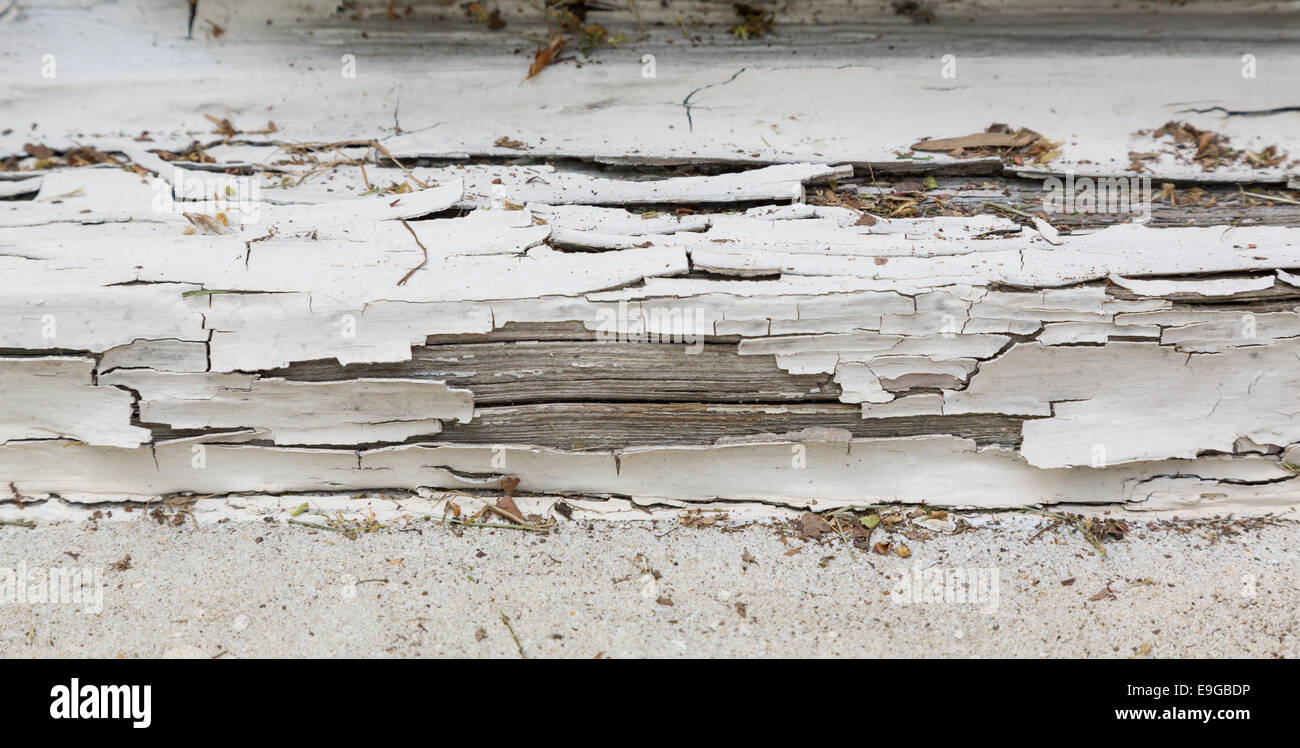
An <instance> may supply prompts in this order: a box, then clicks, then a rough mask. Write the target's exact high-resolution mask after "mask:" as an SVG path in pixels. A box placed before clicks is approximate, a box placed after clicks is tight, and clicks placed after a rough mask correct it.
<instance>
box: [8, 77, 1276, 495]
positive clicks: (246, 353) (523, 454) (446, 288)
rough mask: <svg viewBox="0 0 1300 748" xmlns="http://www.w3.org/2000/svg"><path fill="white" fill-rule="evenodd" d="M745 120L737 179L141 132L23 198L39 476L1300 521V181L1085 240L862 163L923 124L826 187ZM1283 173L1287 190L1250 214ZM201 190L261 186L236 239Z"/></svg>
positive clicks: (998, 172)
mask: <svg viewBox="0 0 1300 748" xmlns="http://www.w3.org/2000/svg"><path fill="white" fill-rule="evenodd" d="M754 73H755V75H754V76H752V77H753V78H757V79H760V80H763V81H767V82H771V81H774V80H784V81H787V82H789V81H791V80H795V79H796V77H797V75H807V73H806V71H805V72H804V73H798V74H796V73H793V72H791V71H789V70H782V69H780V68H779V67H776V66H768V67H767V68H764V67H761V66H760V67H757V68H754ZM748 75H749V73H747V74H746V76H748ZM842 75H844V73H842V71H821V72H818V73H816V74H815V75H814V76H813V77H814V78H817V79H818V80H821V81H823V82H825V81H830V83H826V85H831V84H833V83H834V82H836V81H839V80H841V76H842ZM715 77H716V76H715ZM724 77H725V76H724ZM735 80H736V81H743V82H744V84H745V85H755V84H754V83H753V81H751V80H748V79H746V77H745V76H741V77H740V78H736V79H735ZM688 82H693V79H692V81H688ZM720 93H721V87H719V88H718V89H716V90H715V89H710V96H715V95H718V94H720ZM637 95H638V96H639V95H641V94H637ZM162 114H164V115H167V116H171V115H175V114H176V112H174V111H169V112H164V113H162ZM958 114H959V115H960V117H964V118H965V119H962V122H963V123H966V122H974V120H973V119H971V117H974V116H978V117H983V114H982V113H977V114H975V115H971V116H967V115H968V114H969V113H958ZM1146 114H1147V113H1146V112H1143V113H1142V116H1146ZM160 116H161V115H160ZM674 116H675V117H676V116H680V113H674ZM714 116H730V115H726V114H725V107H717V108H716V109H714V108H711V107H708V106H703V105H701V107H700V109H699V111H698V112H696V113H695V115H694V118H695V120H696V127H697V129H700V130H702V131H704V132H706V133H712V135H701V138H705V140H704V141H702V142H703V143H704V146H702V147H703V150H704V151H705V154H704V155H702V156H700V157H699V159H698V160H699V162H700V163H701V164H704V163H707V164H708V165H707V166H698V165H697V167H698V168H691V159H690V157H689V154H687V153H686V152H685V151H684V150H683V149H682V148H680V147H678V146H676V145H674V146H672V147H667V146H664V144H663V143H654V142H651V143H649V144H648V146H647V147H648V148H651V149H653V148H654V147H658V148H661V149H662V150H661V151H658V152H656V153H643V154H641V155H642V156H644V159H641V160H642V161H646V160H649V161H653V160H655V159H659V158H663V159H669V160H673V161H675V163H676V164H677V165H678V166H675V167H674V168H672V169H668V168H662V167H658V166H657V167H643V168H632V167H628V166H625V165H624V166H619V167H617V168H606V167H604V166H602V165H601V164H602V163H603V162H607V161H610V160H611V159H614V154H616V153H618V152H620V149H622V150H626V149H625V148H624V146H625V145H626V144H621V143H619V142H615V141H610V140H599V139H597V143H596V148H597V150H599V153H586V154H583V153H579V152H578V151H576V150H573V144H572V143H568V144H567V145H563V146H556V148H557V150H554V151H546V152H538V153H537V154H536V155H534V156H521V154H510V157H509V158H506V157H505V156H504V155H503V154H502V153H501V152H500V149H499V148H494V147H487V146H483V145H481V144H478V143H477V140H476V139H477V138H479V137H480V134H479V133H473V134H467V133H468V131H467V130H466V129H464V128H462V129H457V130H454V132H453V133H452V134H450V135H448V136H447V141H446V142H450V143H452V144H454V145H455V147H456V148H464V149H466V152H467V153H473V154H475V155H477V156H482V155H487V156H491V158H490V159H487V160H485V161H484V162H481V163H471V164H468V165H466V164H463V163H458V161H459V160H460V159H459V158H457V157H454V156H449V155H447V153H444V152H443V151H441V150H438V149H434V148H432V147H431V146H430V144H431V143H434V142H438V143H443V144H445V143H444V141H435V140H431V139H430V138H434V134H435V130H429V131H427V132H424V133H415V132H408V133H394V134H393V137H392V138H391V139H390V140H389V141H388V142H389V143H390V145H389V146H387V147H386V150H387V151H388V152H387V153H383V152H377V151H376V150H375V149H373V148H371V147H368V146H365V145H358V143H365V142H368V141H367V139H366V138H364V137H361V138H357V137H355V136H356V135H358V134H360V135H367V136H374V135H377V134H378V133H373V132H368V133H356V132H352V133H350V135H352V136H353V139H352V140H351V141H350V142H351V143H352V144H340V145H338V146H337V147H335V146H328V147H327V146H324V145H320V146H316V147H303V146H292V147H290V146H288V145H286V144H285V143H281V144H275V143H271V142H270V141H269V140H268V141H257V139H253V140H250V141H247V142H223V143H220V144H209V145H210V147H208V148H206V149H205V152H206V153H208V154H209V156H210V157H211V158H213V159H214V161H213V162H210V163H202V164H200V163H195V164H187V165H186V169H185V170H184V171H181V172H177V171H175V170H173V168H172V165H171V164H170V163H168V162H166V161H164V160H163V159H162V158H161V157H160V156H159V155H158V152H159V151H162V150H165V147H164V143H162V142H159V143H155V144H152V145H151V144H149V143H147V142H143V141H136V140H134V138H132V139H129V140H130V142H125V140H124V139H123V138H121V137H119V136H112V137H106V138H104V139H103V141H102V142H101V143H100V147H102V148H103V149H104V150H105V151H109V152H112V153H114V154H116V156H117V157H118V158H120V159H121V162H122V164H121V165H101V166H87V167H79V168H55V169H43V170H41V172H40V173H39V175H38V176H34V177H33V176H31V175H29V174H27V173H20V176H22V177H23V178H22V179H21V180H18V179H15V180H6V181H3V182H0V186H3V187H4V189H3V191H0V198H2V201H0V271H2V272H3V278H4V291H5V293H4V295H3V296H2V297H0V320H2V321H3V324H0V382H2V383H3V384H4V387H3V389H0V402H2V403H3V408H2V409H0V413H2V414H3V415H2V416H0V483H3V484H6V485H12V491H13V492H14V494H15V495H16V496H22V497H27V498H29V499H36V500H39V499H40V498H42V497H48V496H58V497H62V498H64V499H67V500H72V501H85V502H96V501H105V500H121V499H128V498H149V497H153V496H158V495H167V494H174V493H185V492H193V493H199V494H225V493H244V492H247V493H265V492H269V493H292V492H310V491H354V490H355V491H366V490H397V491H413V490H417V489H424V488H448V489H474V488H484V487H491V486H493V485H495V484H496V483H497V482H498V481H499V480H500V479H501V478H503V477H508V476H517V477H518V478H519V479H520V484H519V489H520V490H521V491H528V492H537V493H575V494H587V495H617V496H629V497H635V498H637V499H642V500H650V501H653V500H660V499H670V500H689V501H708V500H713V499H719V498H720V499H724V500H745V501H764V502H773V503H785V504H792V505H812V506H818V507H830V506H835V505H837V504H844V503H853V502H857V503H863V502H867V503H874V502H879V501H904V502H922V501H924V502H927V503H930V504H945V505H947V504H952V505H974V506H1017V505H1024V504H1033V503H1051V502H1075V503H1089V502H1091V503H1104V504H1118V503H1128V504H1130V505H1132V506H1136V507H1140V508H1177V507H1184V506H1208V507H1216V508H1218V507H1221V508H1223V509H1224V510H1225V511H1237V510H1269V509H1272V508H1277V507H1283V506H1291V505H1294V504H1295V503H1297V499H1298V498H1300V482H1297V478H1296V468H1295V465H1296V464H1300V446H1298V445H1300V418H1297V411H1296V406H1295V405H1294V392H1295V391H1296V390H1297V386H1300V228H1297V226H1298V225H1300V220H1297V218H1296V217H1297V215H1298V214H1296V213H1295V208H1294V206H1292V205H1291V204H1290V203H1288V202H1287V200H1288V199H1289V198H1287V197H1286V194H1285V193H1284V192H1283V191H1282V189H1281V185H1282V184H1284V183H1285V176H1286V175H1285V174H1283V173H1282V170H1283V169H1285V168H1286V167H1285V166H1283V167H1278V168H1273V167H1270V168H1269V169H1266V170H1259V171H1257V172H1246V173H1243V172H1241V171H1240V170H1237V171H1231V170H1227V171H1225V172H1222V173H1218V174H1215V175H1211V177H1212V178H1213V179H1214V180H1217V181H1219V182H1220V184H1219V185H1218V186H1214V185H1206V186H1189V185H1188V184H1187V183H1186V182H1184V183H1181V184H1180V185H1179V186H1178V187H1177V189H1175V190H1174V191H1173V193H1172V194H1169V195H1165V196H1164V202H1162V203H1158V204H1157V205H1156V206H1154V209H1153V211H1152V213H1153V216H1152V221H1151V222H1150V223H1148V224H1146V225H1139V224H1136V223H1132V222H1131V219H1132V216H1129V215H1122V216H1116V215H1113V214H1111V215H1107V214H1088V215H1085V216H1083V217H1069V216H1067V217H1064V220H1060V221H1053V225H1049V224H1047V223H1044V222H1042V221H1041V219H1040V220H1039V221H1034V220H1031V217H1027V215H1026V214H1027V212H1036V211H1034V208H1033V204H1032V203H1033V201H1034V199H1035V198H1041V194H1042V193H1041V189H1040V188H1039V187H1038V186H1035V185H1038V184H1039V183H1034V182H1030V181H1029V179H1028V177H1026V176H1024V174H1023V173H1021V172H1020V170H1017V169H1009V168H1006V165H1005V164H1003V163H1002V162H1000V161H998V160H996V159H994V160H993V163H991V164H988V163H985V164H984V167H988V168H987V170H985V169H984V167H981V168H980V169H979V170H980V171H984V172H985V173H981V174H978V175H971V174H970V172H971V171H972V170H976V169H975V167H976V166H979V164H977V163H976V162H975V161H960V160H946V159H945V158H942V157H940V158H937V160H936V161H935V162H934V163H932V164H928V165H927V166H926V172H927V173H928V174H930V175H931V176H932V177H933V179H932V181H931V182H930V183H925V182H918V179H919V177H918V176H917V175H916V174H912V173H909V172H911V171H915V168H913V167H915V164H910V165H909V164H908V163H906V162H905V160H903V159H901V158H899V159H896V160H894V161H893V164H892V166H893V167H894V170H893V172H892V174H891V175H885V174H880V175H878V174H877V173H876V171H875V169H874V168H871V169H865V170H864V169H863V168H861V166H857V167H855V166H854V163H858V164H861V163H882V162H883V161H888V160H889V158H888V154H887V153H886V149H884V148H883V147H882V146H881V144H882V143H884V142H886V141H889V138H890V137H892V136H893V135H894V134H893V133H888V132H885V133H877V135H878V137H877V138H876V139H875V140H874V141H872V140H871V139H870V138H864V139H863V140H867V141H871V142H872V144H871V145H869V146H864V148H866V150H864V151H853V152H852V153H850V151H852V148H850V147H849V146H848V145H847V143H846V141H845V140H844V139H842V138H840V139H836V143H837V145H835V147H834V148H829V149H828V150H829V151H830V152H831V153H833V154H834V153H840V154H844V155H850V156H853V157H852V158H847V159H845V160H844V162H841V161H840V160H839V159H836V160H834V161H833V162H826V161H817V160H809V159H795V158H792V155H794V154H805V152H806V151H807V150H808V148H807V143H808V138H807V137H804V136H808V135H809V133H810V132H812V131H809V130H801V132H802V133H803V136H801V137H803V139H802V140H799V139H796V140H795V141H793V144H792V145H788V147H785V148H784V150H780V151H779V152H775V151H774V152H771V153H767V154H766V155H764V154H763V153H762V152H760V155H759V156H753V155H752V154H750V153H749V152H747V153H746V154H745V155H744V158H743V159H736V160H733V161H731V162H727V161H726V160H725V159H723V158H722V156H723V154H724V151H723V149H722V148H721V145H720V144H721V143H722V142H723V139H721V138H720V136H719V135H718V134H717V133H718V129H717V128H718V125H716V124H713V125H711V124H710V121H709V118H710V117H714ZM651 119H653V118H651ZM281 124H282V125H284V124H285V123H281ZM842 124H843V123H839V124H836V123H829V124H826V125H825V126H826V127H827V128H830V129H835V128H840V127H842ZM986 124H987V122H985V121H981V122H980V124H979V125H978V126H979V127H983V126H984V125H986ZM1134 124H1143V125H1156V124H1159V122H1143V123H1134ZM963 126H965V125H963ZM1036 126H1037V125H1036ZM1242 126H1243V125H1241V124H1240V123H1237V124H1235V125H1234V127H1242ZM1269 126H1270V127H1275V123H1274V124H1271V125H1269ZM800 127H802V126H800ZM968 129H970V128H969V127H968ZM767 130H768V131H771V128H767ZM961 131H962V130H958V132H961ZM837 132H843V130H837ZM1272 132H1274V133H1276V132H1278V131H1277V130H1274V131H1272ZM516 134H518V135H520V136H521V137H525V136H524V135H523V134H522V133H516ZM922 134H923V133H911V134H910V136H909V137H908V138H906V139H905V140H904V142H906V141H911V140H915V139H918V138H919V136H920V135H922ZM438 137H442V136H441V135H438ZM773 137H775V136H773ZM710 138H711V139H710ZM526 139H528V140H530V141H532V140H534V139H533V138H531V137H527V138H526ZM2 142H7V141H2ZM286 142H287V141H286ZM539 142H540V141H539ZM786 142H788V143H789V142H791V141H786ZM1279 145H1281V146H1282V147H1283V148H1284V149H1285V148H1288V147H1289V148H1291V149H1293V150H1298V151H1300V143H1297V142H1295V141H1294V138H1292V140H1291V141H1290V142H1286V141H1282V142H1280V143H1279ZM1104 146H1105V147H1104V148H1102V149H1101V150H1106V151H1107V152H1108V153H1109V152H1111V151H1114V150H1115V148H1114V146H1115V144H1114V143H1109V142H1108V143H1105V144H1104ZM548 147H550V146H548ZM854 147H856V146H854ZM731 150H735V149H731ZM1089 153H1090V151H1088V148H1087V147H1085V148H1083V149H1081V153H1074V154H1073V157H1075V158H1077V159H1078V163H1079V164H1081V163H1082V162H1083V161H1086V160H1088V158H1087V156H1088V154H1089ZM882 154H883V155H882ZM0 155H3V154H0ZM546 155H562V156H564V157H565V159H566V160H563V161H559V162H557V163H553V164H548V163H540V162H539V158H540V157H541V156H546ZM286 156H290V157H286ZM394 156H396V157H397V159H398V160H397V161H396V162H395V161H394V160H393V157H394ZM336 158H337V163H330V161H332V160H334V159H336ZM877 159H880V160H879V161H878V160H877ZM634 160H635V159H634ZM742 162H743V163H742ZM768 162H773V163H768ZM681 164H686V167H685V168H680V165H681ZM1076 165H1078V164H1076ZM123 166H127V167H131V168H123ZM363 168H364V173H363V171H362V169H363ZM1097 168H1098V169H1102V168H1103V167H1101V166H1098V167H1097ZM1106 168H1109V167H1106ZM1151 169H1152V171H1151V172H1150V174H1152V175H1153V176H1154V177H1155V180H1154V181H1156V183H1157V185H1158V184H1160V180H1163V179H1171V180H1182V179H1185V178H1187V177H1188V176H1189V175H1191V176H1192V177H1197V176H1205V175H1203V174H1198V173H1197V172H1198V171H1199V168H1197V169H1192V168H1190V167H1188V165H1187V164H1185V163H1177V162H1175V161H1173V160H1166V161H1165V162H1158V163H1154V164H1151ZM1243 174H1244V175H1243ZM1256 177H1257V178H1259V180H1260V181H1261V182H1263V183H1264V186H1262V187H1251V190H1252V191H1253V190H1266V191H1267V192H1268V195H1266V197H1265V198H1260V197H1251V196H1250V195H1249V194H1247V190H1245V189H1244V188H1243V189H1236V183H1237V182H1242V183H1245V182H1247V181H1248V178H1256ZM241 179H242V180H253V181H252V182H250V181H240V180H241ZM189 180H213V181H211V182H210V183H209V182H204V184H205V185H207V186H211V187H214V188H215V192H216V194H218V195H221V194H231V193H232V192H233V194H236V195H239V194H243V193H242V192H241V190H245V189H246V188H247V187H248V185H250V184H254V183H255V184H257V185H258V187H259V189H260V193H259V196H258V199H257V200H256V201H255V202H254V203H252V204H236V205H231V206H223V209H222V210H220V211H210V212H208V213H206V214H205V213H204V211H203V206H196V205H194V204H192V203H187V202H185V201H184V200H182V199H181V198H184V197H185V195H184V194H182V192H183V190H182V186H183V184H184V183H185V182H186V181H189ZM1228 185H1231V186H1228ZM1157 189H1160V188H1159V187H1158V188H1157ZM1034 190H1037V192H1036V193H1035V192H1034ZM1197 190H1199V191H1197ZM376 193H378V194H376ZM1256 194H1260V193H1256ZM1270 195H1271V197H1272V198H1273V200H1272V202H1271V204H1270V200H1269V199H1267V198H1268V196H1270ZM160 196H163V197H166V198H169V199H171V200H177V201H178V202H175V203H168V205H169V206H170V207H169V208H167V209H162V210H159V209H157V200H158V199H159V197H160ZM937 197H942V198H943V199H942V200H939V199H934V198H937ZM886 198H887V199H888V200H892V201H894V202H895V203H904V202H907V201H912V204H913V207H914V208H915V210H914V211H912V212H911V213H910V214H904V215H898V214H895V215H890V214H888V213H886V212H885V211H884V210H882V208H884V207H887V203H886V202H882V200H885V199H886ZM927 198H929V199H928V201H927ZM1180 199H1181V200H1183V202H1180ZM1189 201H1190V202H1189ZM218 212H219V213H220V216H219V217H218V216H217V213H218ZM186 213H189V214H190V215H186ZM195 216H200V217H199V218H196V217H195ZM421 263H424V264H423V265H422V264H421ZM417 267H418V268H419V269H418V270H416V271H415V272H413V273H412V272H411V271H412V269H413V268H417ZM408 274H409V279H407V276H408ZM403 279H407V280H406V282H405V283H399V281H400V280H403Z"/></svg>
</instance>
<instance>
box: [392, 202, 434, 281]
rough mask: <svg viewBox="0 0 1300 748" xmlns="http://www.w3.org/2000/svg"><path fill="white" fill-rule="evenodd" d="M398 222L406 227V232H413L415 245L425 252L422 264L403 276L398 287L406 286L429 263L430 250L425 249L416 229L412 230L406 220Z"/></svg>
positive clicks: (400, 219)
mask: <svg viewBox="0 0 1300 748" xmlns="http://www.w3.org/2000/svg"><path fill="white" fill-rule="evenodd" d="M397 220H399V221H401V222H402V225H403V226H405V227H406V230H407V231H409V232H411V236H413V237H415V243H416V244H417V245H419V247H420V251H421V252H424V259H423V260H420V264H419V265H416V266H415V267H413V268H411V269H410V270H409V271H407V273H406V275H403V276H402V279H401V280H399V281H398V282H397V285H399V286H405V285H406V282H407V281H408V280H410V279H411V276H412V275H415V271H416V270H419V269H420V268H422V267H424V266H425V264H426V263H428V262H429V250H428V249H426V248H425V246H424V244H423V242H421V241H420V237H418V236H416V234H415V229H413V228H411V224H409V223H407V222H406V219H405V218H399V219H397Z"/></svg>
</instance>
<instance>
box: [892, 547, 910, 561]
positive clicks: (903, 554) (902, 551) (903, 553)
mask: <svg viewBox="0 0 1300 748" xmlns="http://www.w3.org/2000/svg"><path fill="white" fill-rule="evenodd" d="M894 553H897V554H898V557H899V558H907V557H908V556H910V555H912V549H911V548H908V547H907V546H906V545H904V544H902V543H899V544H898V547H897V548H895V549H894Z"/></svg>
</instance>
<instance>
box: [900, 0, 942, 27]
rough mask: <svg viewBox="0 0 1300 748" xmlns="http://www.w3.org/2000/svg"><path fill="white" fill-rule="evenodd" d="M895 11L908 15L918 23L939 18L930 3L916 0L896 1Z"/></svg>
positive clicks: (931, 21) (930, 21) (929, 21)
mask: <svg viewBox="0 0 1300 748" xmlns="http://www.w3.org/2000/svg"><path fill="white" fill-rule="evenodd" d="M894 13H895V14H896V15H900V16H907V17H908V18H910V19H912V20H913V21H916V22H917V23H934V22H935V21H937V20H938V18H937V17H936V16H935V14H934V9H933V8H931V7H930V4H929V3H923V2H916V0H899V1H897V2H895V3H894Z"/></svg>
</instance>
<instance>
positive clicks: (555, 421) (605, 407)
mask: <svg viewBox="0 0 1300 748" xmlns="http://www.w3.org/2000/svg"><path fill="white" fill-rule="evenodd" d="M1023 420H1024V419H1022V418H1019V417H1014V416H997V415H990V416H948V417H944V416H920V417H915V418H872V419H864V418H863V417H862V414H861V412H860V409H859V408H858V407H857V406H855V405H850V404H844V403H833V404H832V403H825V404H817V405H802V404H798V405H782V406H779V407H774V406H766V407H764V406H748V405H724V404H711V405H699V404H688V403H671V404H670V403H647V404H641V403H617V404H615V403H604V402H602V403H545V404H539V405H515V406H496V407H487V408H479V409H478V410H477V411H475V413H474V419H473V420H472V421H470V422H469V423H456V424H454V423H447V424H446V425H445V426H444V427H443V430H442V433H441V434H439V435H438V438H437V440H438V441H447V442H459V443H464V444H535V445H538V446H543V447H552V448H555V449H565V450H574V451H587V450H598V451H609V450H617V449H628V448H631V447H649V446H655V445H708V444H714V443H716V442H718V441H720V440H725V439H735V438H742V437H750V438H752V437H761V436H764V435H767V436H775V435H782V436H787V435H790V434H794V433H795V432H800V431H803V430H805V429H838V430H841V431H843V432H844V434H845V435H846V436H847V435H852V436H853V437H857V438H871V437H906V436H923V435H937V434H957V435H959V436H962V437H964V438H968V439H973V440H975V441H976V442H979V443H987V444H998V445H1002V446H1006V447H1012V448H1014V447H1015V446H1017V445H1018V444H1019V441H1020V427H1021V424H1022V423H1023ZM797 437H798V435H797V434H796V435H795V438H797Z"/></svg>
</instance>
